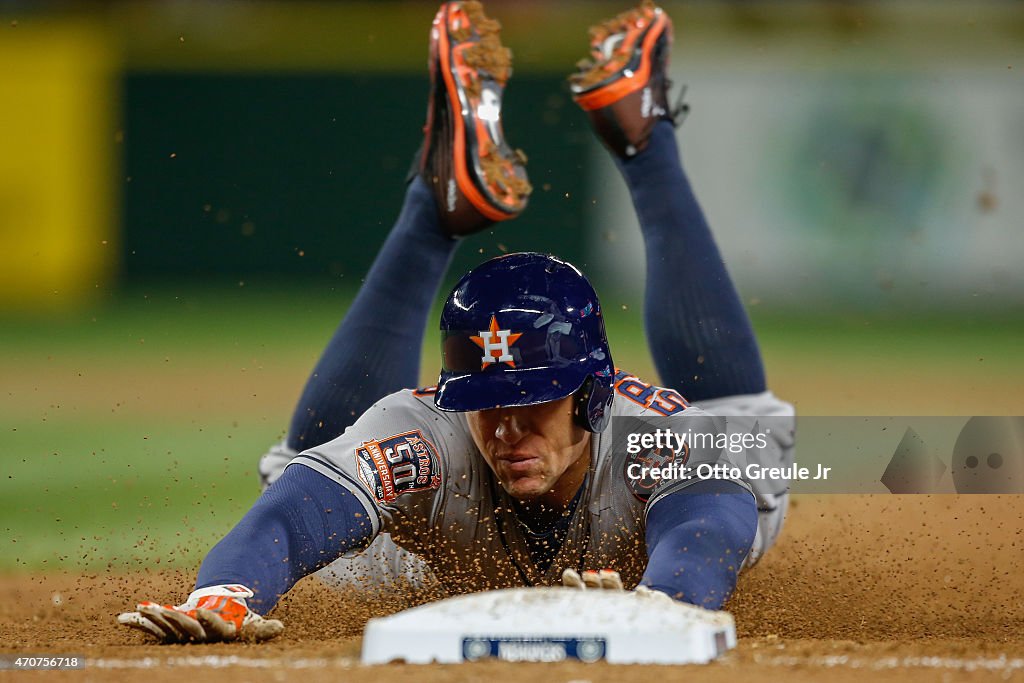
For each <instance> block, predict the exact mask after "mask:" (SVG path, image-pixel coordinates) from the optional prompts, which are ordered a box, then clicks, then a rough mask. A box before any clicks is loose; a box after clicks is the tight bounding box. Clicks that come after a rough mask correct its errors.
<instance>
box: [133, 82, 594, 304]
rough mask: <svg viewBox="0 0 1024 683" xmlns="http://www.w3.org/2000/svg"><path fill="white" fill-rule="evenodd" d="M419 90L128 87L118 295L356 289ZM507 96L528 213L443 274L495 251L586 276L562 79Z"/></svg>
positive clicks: (576, 132) (579, 131)
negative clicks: (306, 282) (134, 288)
mask: <svg viewBox="0 0 1024 683" xmlns="http://www.w3.org/2000/svg"><path fill="white" fill-rule="evenodd" d="M428 88H429V83H428V81H427V79H426V77H424V76H422V75H398V74H395V75H380V74H377V75H355V74H334V73H320V74H312V75H310V74H255V75H254V74H237V75H232V74H209V73H167V72H132V73H129V74H128V75H126V76H125V78H124V80H123V97H122V109H123V111H122V121H123V129H124V143H123V163H122V168H123V175H124V179H123V186H122V202H123V215H122V223H123V231H124V241H123V245H124V261H123V264H122V266H123V267H122V270H121V274H122V278H123V280H124V282H127V283H137V282H147V281H152V280H166V279H172V278H178V277H180V276H182V275H188V276H189V277H190V278H191V279H199V280H245V281H250V282H251V281H255V280H267V281H270V280H273V279H279V278H289V279H292V278H303V279H311V280H316V279H319V280H330V279H333V280H338V281H341V282H343V283H346V284H348V283H352V284H354V280H355V281H357V279H358V278H360V277H362V276H363V275H364V274H365V272H366V271H367V270H368V268H369V264H370V262H371V260H372V258H373V256H374V254H375V253H376V251H377V249H378V247H379V246H380V244H381V242H382V241H383V239H384V236H385V234H386V232H387V230H388V229H389V228H390V226H391V224H392V222H393V221H394V219H395V217H396V216H397V214H398V210H399V207H400V205H401V201H402V196H403V193H404V189H405V177H406V174H407V172H408V169H409V166H410V162H411V160H412V157H413V154H414V152H415V151H416V149H417V147H418V146H419V144H420V141H421V139H422V133H421V127H422V125H423V121H424V114H425V103H426V99H427V92H428ZM506 94H507V98H506V101H505V105H504V109H503V117H504V121H505V131H506V135H507V138H508V139H509V141H510V143H511V144H512V145H513V146H516V147H521V148H523V149H524V151H526V153H527V155H528V156H529V159H530V162H529V167H528V168H529V173H530V179H531V181H532V182H533V184H534V186H535V191H534V194H533V197H532V198H531V200H530V201H531V204H530V207H529V209H528V210H527V212H526V213H525V214H524V216H523V217H522V218H521V219H518V220H516V221H514V222H513V223H512V224H510V225H508V226H502V228H501V229H500V230H497V231H493V232H485V233H484V234H482V235H480V236H477V237H474V238H471V239H470V240H468V242H469V243H468V244H466V245H463V247H462V248H461V249H460V250H459V253H458V255H457V256H456V262H455V264H454V267H453V269H452V271H450V272H456V273H457V272H463V271H464V270H466V269H467V268H469V267H472V266H473V265H475V264H476V263H479V262H480V261H482V260H483V259H484V258H487V257H490V256H493V255H495V254H497V253H499V250H500V249H501V248H502V247H504V248H507V249H508V250H510V251H519V250H544V251H551V252H554V253H557V254H559V255H561V256H563V257H564V258H568V259H569V260H572V261H576V262H582V256H583V248H582V246H583V240H582V239H581V234H582V230H583V213H584V212H583V210H582V206H583V204H582V201H583V190H584V187H585V180H586V178H585V173H584V170H585V169H584V168H583V167H584V164H585V159H586V158H587V150H588V147H589V144H590V133H589V130H588V128H587V123H586V120H585V119H584V116H583V114H582V113H581V112H579V111H578V110H577V109H576V107H575V106H573V105H572V102H571V98H570V97H569V94H568V92H567V89H566V87H565V84H564V80H563V79H562V78H561V77H554V76H530V75H524V76H518V75H517V77H516V79H515V81H514V82H513V83H512V84H511V85H510V87H509V90H508V91H507V93H506ZM567 195H568V196H567ZM499 245H500V246H499ZM481 249H483V252H482V253H481V251H480V250H481ZM409 263H410V267H415V263H416V254H414V253H410V254H409ZM581 265H582V263H581Z"/></svg>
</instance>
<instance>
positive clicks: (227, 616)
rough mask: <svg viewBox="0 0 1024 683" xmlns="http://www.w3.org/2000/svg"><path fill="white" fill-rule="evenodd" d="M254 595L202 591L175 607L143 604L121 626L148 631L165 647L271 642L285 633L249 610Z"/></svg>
mask: <svg viewBox="0 0 1024 683" xmlns="http://www.w3.org/2000/svg"><path fill="white" fill-rule="evenodd" d="M252 596H253V592H252V591H251V590H249V589H248V588H246V587H245V586H241V585H237V584H235V585H226V586H210V587H209V588H200V589H199V590H197V591H194V592H193V593H192V595H190V596H188V600H186V601H185V603H184V604H182V605H178V606H177V607H172V606H171V605H160V604H158V603H155V602H140V603H139V604H138V605H137V606H136V610H138V611H136V612H124V613H123V614H120V615H119V616H118V617H117V621H118V623H121V624H124V625H125V626H128V627H130V628H134V629H138V630H140V631H145V632H146V633H148V634H149V635H151V636H154V637H155V638H157V639H158V640H159V641H160V642H162V643H189V642H192V643H214V642H218V641H222V640H236V639H242V640H252V641H257V642H258V641H262V640H269V639H271V638H273V637H274V636H276V635H277V634H279V633H280V632H281V631H283V630H284V624H282V623H281V622H280V621H278V620H277V619H264V618H263V617H261V616H260V615H258V614H256V613H255V612H253V611H252V610H251V609H249V608H248V607H247V606H246V604H245V600H246V598H251V597H252Z"/></svg>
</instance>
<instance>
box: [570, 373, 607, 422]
mask: <svg viewBox="0 0 1024 683" xmlns="http://www.w3.org/2000/svg"><path fill="white" fill-rule="evenodd" d="M573 398H574V399H575V409H574V411H573V418H574V420H575V421H576V424H578V425H579V426H580V427H582V428H583V429H585V430H587V431H588V432H603V431H604V430H605V428H606V427H607V426H608V420H609V418H611V408H612V387H611V382H602V381H599V380H598V379H597V378H595V377H594V376H593V375H588V376H587V378H586V379H585V380H583V386H581V387H580V388H579V389H577V390H576V394H575V396H574V397H573Z"/></svg>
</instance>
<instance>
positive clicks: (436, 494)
mask: <svg viewBox="0 0 1024 683" xmlns="http://www.w3.org/2000/svg"><path fill="white" fill-rule="evenodd" d="M465 438H466V435H465V430H464V429H462V428H461V427H460V426H459V424H458V423H457V418H456V417H455V416H453V415H450V414H447V413H443V412H441V411H438V410H437V409H436V408H435V407H434V406H433V400H432V396H430V395H429V394H427V393H424V392H420V391H411V390H403V391H399V392H397V393H394V394H391V395H389V396H386V397H385V398H383V399H381V400H380V401H379V402H377V403H376V404H374V405H373V406H372V407H371V408H370V409H369V410H367V411H366V412H365V413H364V414H363V415H362V416H360V418H359V419H358V420H356V422H355V423H354V424H353V425H352V426H350V427H349V428H348V429H346V430H345V432H344V433H343V434H342V435H341V436H339V437H338V438H336V439H334V440H333V441H329V442H327V443H325V444H321V445H319V446H316V447H314V448H310V449H308V450H306V451H303V452H302V453H300V454H299V455H297V456H296V457H295V458H294V459H293V460H292V461H291V462H290V463H289V465H288V466H289V467H293V466H296V465H301V466H304V467H309V468H311V469H313V470H315V471H317V472H319V473H320V474H322V475H324V476H325V477H328V478H330V479H332V480H333V481H335V482H336V483H337V484H339V485H340V486H342V487H344V488H345V489H346V490H348V491H349V492H351V493H352V494H353V495H354V496H355V497H356V499H357V500H359V502H360V504H361V505H362V506H363V508H364V509H365V510H366V514H367V515H368V516H369V518H370V521H371V524H372V525H373V534H374V535H376V534H378V533H380V532H381V531H384V530H388V529H389V527H390V526H391V524H392V522H393V520H394V519H395V518H396V517H405V518H410V517H416V518H418V519H420V520H421V521H420V523H421V524H424V525H429V523H430V518H431V516H432V514H433V512H434V511H435V510H437V509H438V508H439V507H440V506H441V502H442V501H441V499H442V498H443V496H444V492H445V482H446V480H447V479H448V469H449V467H448V462H447V456H446V453H448V452H449V449H450V447H451V445H452V442H453V441H462V440H465Z"/></svg>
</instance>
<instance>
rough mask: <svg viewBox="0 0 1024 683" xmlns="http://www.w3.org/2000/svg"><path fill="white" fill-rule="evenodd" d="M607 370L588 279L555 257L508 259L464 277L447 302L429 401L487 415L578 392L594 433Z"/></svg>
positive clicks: (602, 410)
mask: <svg viewBox="0 0 1024 683" xmlns="http://www.w3.org/2000/svg"><path fill="white" fill-rule="evenodd" d="M614 367H615V366H614V365H613V363H612V355H611V351H610V350H609V349H608V338H607V336H606V335H605V331H604V318H603V317H602V316H601V304H600V303H599V302H598V300H597V294H596V293H595V292H594V288H593V287H591V286H590V283H589V282H588V281H587V278H585V277H583V274H582V273H581V272H580V271H579V270H577V269H576V267H575V266H573V265H572V264H569V263H566V262H565V261H562V260H560V259H557V258H555V257H554V256H549V255H547V254H537V253H522V254H508V255H506V256H499V257H497V258H494V259H491V260H490V261H487V262H486V263H484V264H482V265H480V266H478V267H477V268H474V269H473V270H472V271H470V272H469V273H467V274H466V275H465V276H463V278H462V279H461V280H459V283H458V284H457V285H455V289H454V290H452V293H451V295H449V297H448V300H447V301H446V302H445V304H444V310H443V311H442V312H441V377H440V380H439V381H438V387H437V394H435V396H434V403H435V404H436V405H437V407H438V408H440V409H441V410H448V411H469V410H487V409H489V408H506V407H510V406H528V405H534V404H536V403H545V402H547V401H554V400H557V399H560V398H565V397H566V396H569V395H573V394H575V395H576V398H577V403H576V406H577V408H576V415H577V419H578V421H579V423H580V425H581V426H583V427H584V428H585V429H588V430H589V431H592V432H600V431H602V430H603V429H604V428H605V426H606V425H607V424H608V418H609V416H610V408H611V402H612V380H613V377H614Z"/></svg>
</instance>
